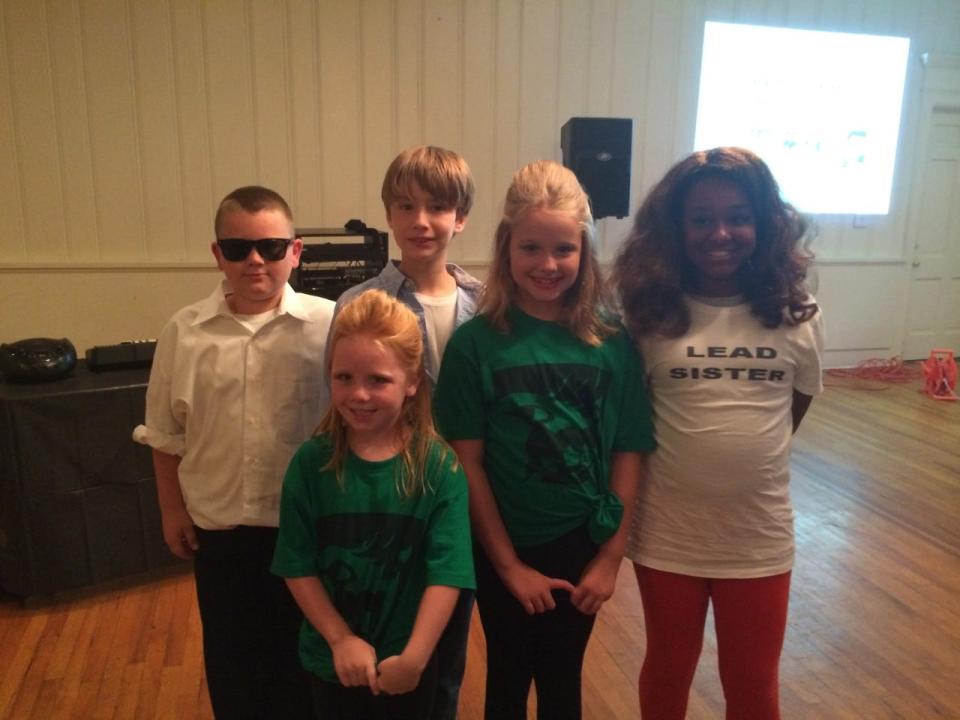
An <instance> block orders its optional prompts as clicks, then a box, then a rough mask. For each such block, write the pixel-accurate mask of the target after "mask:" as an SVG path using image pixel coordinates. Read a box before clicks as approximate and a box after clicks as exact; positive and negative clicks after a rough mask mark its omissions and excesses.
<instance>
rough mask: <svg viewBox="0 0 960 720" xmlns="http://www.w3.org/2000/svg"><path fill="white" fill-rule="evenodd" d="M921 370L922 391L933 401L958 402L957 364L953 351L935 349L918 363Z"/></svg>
mask: <svg viewBox="0 0 960 720" xmlns="http://www.w3.org/2000/svg"><path fill="white" fill-rule="evenodd" d="M920 367H921V368H923V379H924V382H923V391H924V392H925V393H926V394H927V395H929V396H930V397H932V398H933V399H934V400H960V398H958V397H957V395H956V393H955V392H954V390H955V389H956V387H957V362H956V360H954V359H953V350H947V349H945V348H936V349H933V350H931V351H930V357H928V358H927V359H926V360H924V361H923V362H922V363H920Z"/></svg>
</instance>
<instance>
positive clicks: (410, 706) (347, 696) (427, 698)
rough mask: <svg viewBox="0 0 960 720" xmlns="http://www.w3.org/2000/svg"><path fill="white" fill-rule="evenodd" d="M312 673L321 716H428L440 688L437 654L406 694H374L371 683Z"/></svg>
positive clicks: (371, 719)
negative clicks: (344, 681)
mask: <svg viewBox="0 0 960 720" xmlns="http://www.w3.org/2000/svg"><path fill="white" fill-rule="evenodd" d="M311 677H312V678H313V681H312V686H313V707H314V711H315V713H316V718H317V720H427V718H429V717H430V713H431V711H432V709H433V698H434V695H435V694H436V692H437V656H436V654H434V656H433V657H432V658H431V659H430V662H429V663H427V667H426V668H424V671H423V674H421V675H420V684H419V685H417V687H416V688H415V689H414V690H413V691H411V692H408V693H404V694H403V695H388V694H387V693H384V692H381V693H380V694H379V695H374V694H373V693H372V692H370V688H368V687H344V686H343V685H341V684H340V683H337V682H327V681H325V680H321V679H320V678H318V677H316V676H315V675H314V676H311ZM277 717H279V716H277Z"/></svg>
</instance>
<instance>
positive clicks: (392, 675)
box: [377, 655, 423, 695]
mask: <svg viewBox="0 0 960 720" xmlns="http://www.w3.org/2000/svg"><path fill="white" fill-rule="evenodd" d="M377 669H378V670H379V671H380V678H379V681H380V689H381V690H383V691H384V692H385V693H389V694H391V695H402V694H403V693H408V692H412V691H413V690H415V689H416V688H417V685H419V684H420V674H421V673H422V672H423V668H422V667H419V666H417V665H415V664H414V663H413V662H411V661H410V660H409V659H407V658H406V657H404V656H403V655H391V656H390V657H388V658H386V659H385V660H383V661H382V662H381V663H380V665H379V666H378V667H377Z"/></svg>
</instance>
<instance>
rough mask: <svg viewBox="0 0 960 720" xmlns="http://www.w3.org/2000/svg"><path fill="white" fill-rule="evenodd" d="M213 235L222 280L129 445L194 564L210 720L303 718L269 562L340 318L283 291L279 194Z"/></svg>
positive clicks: (286, 214) (259, 200)
mask: <svg viewBox="0 0 960 720" xmlns="http://www.w3.org/2000/svg"><path fill="white" fill-rule="evenodd" d="M214 229H215V232H216V241H215V242H214V243H213V244H212V245H211V249H212V251H213V255H214V257H215V258H216V261H217V267H219V268H220V270H221V272H222V273H223V280H222V281H221V283H220V284H219V286H218V287H217V289H216V290H215V291H214V292H213V294H211V295H210V296H209V297H207V298H206V299H204V300H201V301H200V302H197V303H194V304H193V305H190V306H188V307H186V308H183V309H182V310H180V311H179V312H177V313H176V314H175V315H174V316H173V318H172V319H171V320H170V321H169V322H168V323H167V325H166V327H165V328H164V329H163V331H162V333H161V334H160V337H159V339H158V341H157V347H156V352H155V355H154V360H153V368H152V370H151V373H150V384H149V387H148V389H147V406H146V420H145V422H144V424H143V425H140V426H138V427H137V428H136V430H134V439H135V440H137V441H138V442H141V443H144V444H146V445H149V446H150V447H151V448H152V450H153V461H154V470H155V474H156V479H157V495H158V498H159V504H160V512H161V518H162V525H163V537H164V540H165V541H166V543H167V546H168V547H169V548H170V551H171V552H172V553H173V554H174V555H177V556H178V557H181V558H184V559H192V560H193V561H194V563H193V567H194V576H195V578H196V586H197V601H198V605H199V608H200V619H201V622H202V625H203V653H204V665H205V669H206V675H207V685H208V688H209V691H210V700H211V704H212V706H213V711H214V714H215V715H216V717H222V718H263V717H282V718H307V717H311V716H312V713H311V699H310V694H309V693H310V691H309V684H308V676H307V675H306V673H305V672H304V671H303V670H302V668H301V666H300V661H299V658H298V653H297V635H298V631H299V627H300V622H301V619H302V615H301V614H300V611H299V608H297V606H296V604H295V603H294V601H293V598H292V597H291V596H290V594H289V592H288V591H287V589H286V586H285V585H284V582H283V580H282V579H281V578H278V577H276V576H274V575H272V574H271V573H270V562H271V560H272V556H273V548H274V545H275V543H276V536H277V524H278V520H279V501H280V486H281V482H282V479H283V475H284V472H285V471H286V469H287V465H288V463H289V461H290V458H291V457H292V456H293V453H294V452H295V451H296V449H297V448H298V447H299V446H300V444H301V443H303V442H304V441H305V440H307V438H309V437H310V435H311V433H312V432H313V430H314V428H316V426H317V425H318V424H319V422H320V418H321V416H322V415H323V413H324V411H325V410H326V405H327V400H328V398H327V391H326V384H325V383H324V382H323V357H324V349H325V345H326V339H327V333H328V331H329V328H330V320H331V318H332V315H333V307H334V304H333V303H332V302H331V301H330V300H326V299H323V298H318V297H314V296H312V295H304V294H300V293H296V292H294V291H293V289H292V288H291V287H290V285H289V284H288V283H287V281H288V279H289V278H290V273H291V272H292V271H293V269H294V268H295V267H296V266H297V264H298V262H299V260H300V252H301V249H302V246H303V244H302V242H301V240H300V239H299V238H297V237H295V236H294V229H293V216H292V213H291V212H290V207H289V206H288V205H287V203H286V201H284V199H283V198H282V197H281V196H280V195H279V194H277V193H275V192H274V191H272V190H269V189H267V188H264V187H259V186H249V187H242V188H238V189H237V190H234V191H233V192H232V193H230V194H229V195H227V196H226V197H225V198H224V199H223V201H222V202H221V203H220V206H219V208H218V210H217V214H216V218H215V220H214Z"/></svg>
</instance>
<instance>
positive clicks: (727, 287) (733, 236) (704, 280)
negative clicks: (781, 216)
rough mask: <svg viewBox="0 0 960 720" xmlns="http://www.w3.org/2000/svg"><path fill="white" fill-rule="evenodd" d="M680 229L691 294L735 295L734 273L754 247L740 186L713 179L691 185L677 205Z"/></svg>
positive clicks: (748, 211) (749, 207) (754, 235)
mask: <svg viewBox="0 0 960 720" xmlns="http://www.w3.org/2000/svg"><path fill="white" fill-rule="evenodd" d="M682 228H683V249H684V253H685V254H686V257H687V261H688V262H689V264H690V267H691V269H692V271H693V272H692V275H693V287H692V288H691V289H692V290H693V291H694V292H695V293H697V294H700V295H706V296H712V297H724V296H730V295H736V294H738V293H739V292H740V289H741V288H740V282H739V279H738V272H739V271H740V269H741V268H742V267H743V265H744V264H745V263H746V262H747V261H748V260H749V259H750V257H751V256H752V255H753V251H754V249H755V248H756V245H757V225H756V219H755V218H754V213H753V207H752V205H751V204H750V200H749V198H747V196H746V194H745V193H744V192H743V190H742V189H741V188H740V186H739V185H737V184H736V183H735V182H732V181H730V180H725V179H723V178H718V177H710V178H705V179H703V180H700V181H699V182H697V183H695V184H694V185H693V186H692V187H691V188H690V191H689V192H688V193H687V197H686V201H685V202H684V205H683V218H682Z"/></svg>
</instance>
